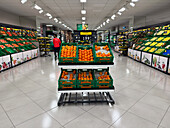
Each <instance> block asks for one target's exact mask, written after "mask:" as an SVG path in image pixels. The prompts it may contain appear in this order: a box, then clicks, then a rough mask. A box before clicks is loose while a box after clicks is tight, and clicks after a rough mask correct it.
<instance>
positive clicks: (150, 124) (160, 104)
mask: <svg viewBox="0 0 170 128" xmlns="http://www.w3.org/2000/svg"><path fill="white" fill-rule="evenodd" d="M114 55H115V65H114V66H113V68H111V69H110V70H111V71H110V72H111V74H112V77H113V79H114V84H115V86H116V91H115V93H113V97H114V98H115V101H116V104H115V105H114V106H113V107H109V106H108V105H106V104H97V105H95V104H92V105H84V106H82V105H77V106H76V105H71V106H67V105H66V106H64V107H59V108H58V107H57V96H56V87H57V78H58V77H59V73H60V69H59V68H58V67H57V65H55V61H51V58H38V59H35V60H33V61H30V62H28V63H25V64H23V65H20V66H18V67H16V68H13V69H11V70H8V71H5V72H3V73H0V124H1V125H0V128H1V127H2V128H12V127H14V126H15V127H16V128H42V127H43V128H60V127H64V128H80V127H81V128H87V127H88V128H157V127H159V128H169V126H170V122H169V118H170V108H169V107H170V84H169V83H170V77H169V76H167V75H165V74H163V73H161V72H159V71H156V70H154V69H151V68H149V67H148V66H145V65H143V64H140V63H137V62H135V61H133V60H131V59H129V58H127V57H118V55H117V53H114ZM80 124H81V126H80Z"/></svg>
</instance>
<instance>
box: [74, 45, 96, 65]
mask: <svg viewBox="0 0 170 128" xmlns="http://www.w3.org/2000/svg"><path fill="white" fill-rule="evenodd" d="M90 49H91V50H92V51H91V52H92V56H91V55H87V56H84V57H87V58H85V59H87V61H86V60H83V57H82V56H83V55H81V57H82V58H80V51H82V50H90ZM85 53H87V52H84V54H85ZM77 56H78V63H94V62H95V61H94V60H95V59H94V50H93V48H92V47H91V46H79V47H78V52H77ZM90 56H91V57H90ZM89 58H90V61H89V60H88V59H89Z"/></svg>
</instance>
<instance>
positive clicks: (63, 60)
mask: <svg viewBox="0 0 170 128" xmlns="http://www.w3.org/2000/svg"><path fill="white" fill-rule="evenodd" d="M63 46H76V57H61V50H62V47H63ZM77 52H78V47H77V44H76V43H62V45H61V49H60V52H59V62H60V63H77V60H78V55H77Z"/></svg>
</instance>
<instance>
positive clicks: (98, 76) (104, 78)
mask: <svg viewBox="0 0 170 128" xmlns="http://www.w3.org/2000/svg"><path fill="white" fill-rule="evenodd" d="M94 75H95V85H96V88H113V79H112V77H111V75H110V73H109V70H108V69H95V70H94Z"/></svg>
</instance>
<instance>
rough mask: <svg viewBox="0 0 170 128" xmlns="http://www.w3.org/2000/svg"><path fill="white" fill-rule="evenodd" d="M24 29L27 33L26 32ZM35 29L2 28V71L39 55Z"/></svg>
mask: <svg viewBox="0 0 170 128" xmlns="http://www.w3.org/2000/svg"><path fill="white" fill-rule="evenodd" d="M24 31H26V33H25V34H24ZM35 33H36V32H35V31H32V30H24V29H15V28H6V27H1V28H0V72H1V71H5V70H7V69H10V68H13V67H15V66H17V65H20V64H22V63H24V62H27V61H29V60H31V59H34V58H36V57H38V49H37V47H36V46H35V45H34V44H33V42H36V41H37V40H36V35H35Z"/></svg>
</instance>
